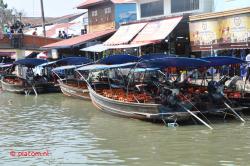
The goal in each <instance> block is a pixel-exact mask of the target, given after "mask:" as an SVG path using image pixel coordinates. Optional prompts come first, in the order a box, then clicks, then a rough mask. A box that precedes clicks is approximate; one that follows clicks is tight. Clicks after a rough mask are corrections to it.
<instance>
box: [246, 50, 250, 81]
mask: <svg viewBox="0 0 250 166" xmlns="http://www.w3.org/2000/svg"><path fill="white" fill-rule="evenodd" d="M246 61H247V76H246V80H248V81H249V77H250V53H249V54H247V56H246Z"/></svg>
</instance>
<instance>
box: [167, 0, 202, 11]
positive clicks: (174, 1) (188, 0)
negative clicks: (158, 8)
mask: <svg viewBox="0 0 250 166" xmlns="http://www.w3.org/2000/svg"><path fill="white" fill-rule="evenodd" d="M197 9H199V0H171V12H172V13H177V12H184V11H190V10H197Z"/></svg>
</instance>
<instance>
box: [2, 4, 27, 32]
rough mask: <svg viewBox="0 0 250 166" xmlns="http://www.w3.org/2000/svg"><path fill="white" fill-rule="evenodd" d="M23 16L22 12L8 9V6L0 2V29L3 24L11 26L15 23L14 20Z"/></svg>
mask: <svg viewBox="0 0 250 166" xmlns="http://www.w3.org/2000/svg"><path fill="white" fill-rule="evenodd" d="M23 15H24V11H18V10H16V9H8V4H7V3H4V1H3V0H0V27H3V26H4V24H7V25H12V24H14V23H15V21H16V18H19V17H21V16H23Z"/></svg>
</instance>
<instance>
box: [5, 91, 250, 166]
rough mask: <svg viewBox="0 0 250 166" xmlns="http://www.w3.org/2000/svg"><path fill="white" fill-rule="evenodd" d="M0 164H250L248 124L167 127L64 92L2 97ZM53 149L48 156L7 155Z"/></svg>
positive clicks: (6, 95)
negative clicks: (113, 112)
mask: <svg viewBox="0 0 250 166" xmlns="http://www.w3.org/2000/svg"><path fill="white" fill-rule="evenodd" d="M0 104H1V108H0V128H1V130H0V145H1V151H2V153H0V165H18V164H19V165H20V163H22V164H23V165H32V164H33V165H65V164H67V165H248V163H249V160H250V159H249V158H250V141H249V140H250V130H249V129H250V125H249V120H247V121H248V122H247V123H246V124H245V125H241V123H238V122H237V121H235V122H233V123H223V124H216V125H214V128H215V129H214V130H208V129H207V128H206V127H204V126H197V125H196V126H195V125H193V126H184V127H183V126H182V127H179V128H166V127H164V126H162V125H156V124H151V123H146V122H141V121H138V120H128V119H123V118H118V117H113V116H110V115H107V114H104V113H102V112H100V111H99V110H97V109H96V108H95V107H93V106H92V104H91V103H90V102H84V101H81V100H77V99H71V98H67V97H64V96H62V95H61V94H50V95H40V96H39V97H37V98H35V97H34V96H27V97H24V96H19V95H13V94H7V93H3V94H1V95H0ZM11 149H14V150H15V151H28V150H29V151H44V150H49V152H50V155H49V156H48V157H35V158H34V157H28V158H18V157H11V156H10V155H9V152H10V150H11Z"/></svg>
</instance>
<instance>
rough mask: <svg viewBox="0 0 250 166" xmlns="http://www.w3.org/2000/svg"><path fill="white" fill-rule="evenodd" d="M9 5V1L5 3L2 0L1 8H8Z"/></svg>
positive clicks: (0, 2) (0, 1) (0, 0)
mask: <svg viewBox="0 0 250 166" xmlns="http://www.w3.org/2000/svg"><path fill="white" fill-rule="evenodd" d="M7 7H8V5H7V3H4V2H3V0H0V8H2V9H7Z"/></svg>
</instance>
